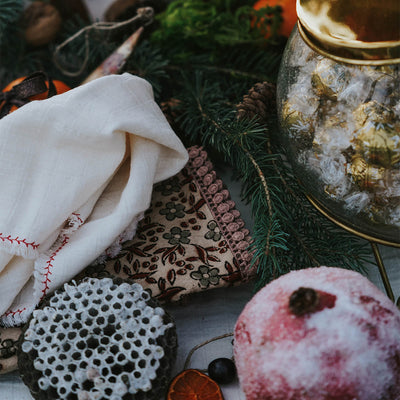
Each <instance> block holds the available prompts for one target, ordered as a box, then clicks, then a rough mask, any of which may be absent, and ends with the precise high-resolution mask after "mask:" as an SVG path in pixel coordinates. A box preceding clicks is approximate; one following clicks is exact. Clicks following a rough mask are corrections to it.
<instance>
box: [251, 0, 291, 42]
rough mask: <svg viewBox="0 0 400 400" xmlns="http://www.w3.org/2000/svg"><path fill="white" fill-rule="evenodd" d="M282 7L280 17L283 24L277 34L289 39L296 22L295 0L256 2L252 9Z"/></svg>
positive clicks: (259, 0)
mask: <svg viewBox="0 0 400 400" xmlns="http://www.w3.org/2000/svg"><path fill="white" fill-rule="evenodd" d="M267 6H270V7H275V6H281V7H282V17H283V22H282V24H281V27H280V29H279V32H278V33H279V34H281V35H283V36H286V37H289V35H290V33H291V32H292V30H293V28H294V26H295V24H296V22H297V13H296V0H258V1H257V2H256V3H255V4H254V6H253V8H254V9H255V10H260V9H261V8H264V7H267Z"/></svg>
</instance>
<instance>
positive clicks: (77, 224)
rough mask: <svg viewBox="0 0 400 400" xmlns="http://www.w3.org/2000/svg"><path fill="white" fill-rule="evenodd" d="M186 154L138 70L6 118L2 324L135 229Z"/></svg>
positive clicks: (19, 317) (2, 126) (13, 321)
mask: <svg viewBox="0 0 400 400" xmlns="http://www.w3.org/2000/svg"><path fill="white" fill-rule="evenodd" d="M186 162H187V152H186V149H185V148H184V146H183V145H182V143H181V142H180V140H179V139H178V137H177V136H176V135H175V133H174V132H173V131H172V129H171V128H170V126H169V125H168V123H167V121H166V119H165V118H164V116H163V114H162V112H161V110H160V109H159V107H158V106H157V104H156V103H155V101H154V98H153V92H152V88H151V86H150V84H149V83H148V82H146V81H144V80H143V79H140V78H138V77H134V76H132V75H129V74H123V75H115V76H108V77H104V78H100V79H97V80H95V81H93V82H90V83H88V84H86V85H83V86H80V87H78V88H75V89H73V90H70V91H69V92H66V93H64V94H61V95H58V96H55V97H52V98H50V99H48V100H43V101H34V102H31V103H29V104H27V105H25V106H24V107H22V108H20V109H18V110H17V111H15V112H13V113H11V114H9V115H7V116H6V117H4V118H3V119H2V120H0V184H1V190H0V315H1V318H0V324H3V325H5V326H13V325H17V324H20V323H23V322H25V321H26V320H27V318H28V317H29V315H30V314H31V312H32V311H33V310H34V308H35V307H36V306H37V304H38V302H39V301H40V300H41V299H42V298H43V296H44V295H46V294H48V293H49V292H51V291H52V290H54V289H55V288H57V287H59V286H60V285H61V284H63V283H64V282H66V281H68V280H69V279H71V278H73V277H74V276H75V275H76V274H77V273H79V272H80V271H81V270H82V269H83V268H84V267H85V266H87V265H88V264H90V263H91V262H92V261H93V260H94V259H96V258H97V257H98V256H100V255H101V254H102V253H104V252H105V251H106V249H107V248H110V246H112V245H113V244H114V246H115V243H117V245H118V242H122V241H124V240H127V239H129V238H131V237H132V236H133V234H134V232H135V228H136V225H137V222H138V221H139V220H140V218H141V216H142V215H143V212H144V211H145V210H146V209H147V208H148V206H149V204H150V198H151V193H152V186H153V184H154V183H156V182H159V181H161V180H164V179H166V178H168V177H170V176H172V175H174V174H176V173H177V172H179V170H180V169H181V168H182V167H183V166H184V165H185V164H186ZM111 248H112V247H111Z"/></svg>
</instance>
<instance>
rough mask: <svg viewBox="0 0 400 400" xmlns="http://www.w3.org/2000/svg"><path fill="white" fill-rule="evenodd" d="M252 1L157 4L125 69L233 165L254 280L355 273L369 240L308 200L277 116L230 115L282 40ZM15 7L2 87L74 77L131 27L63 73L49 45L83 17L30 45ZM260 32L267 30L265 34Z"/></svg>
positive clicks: (69, 54) (1, 29) (274, 62)
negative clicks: (47, 40) (44, 76)
mask: <svg viewBox="0 0 400 400" xmlns="http://www.w3.org/2000/svg"><path fill="white" fill-rule="evenodd" d="M253 3H254V1H253V0H252V1H239V0H216V1H213V2H210V1H207V0H174V1H169V2H165V7H166V8H165V11H164V12H163V13H161V14H159V15H157V17H156V21H155V23H154V24H153V26H152V27H150V28H146V29H147V31H146V35H145V37H144V40H143V41H142V42H141V43H140V45H139V46H138V47H137V48H136V50H135V52H134V54H133V56H132V57H131V58H130V59H129V60H128V62H127V64H126V68H125V69H126V70H127V71H129V72H131V73H134V74H136V75H139V76H142V77H143V78H145V79H147V80H148V81H150V82H151V83H152V85H153V87H154V90H155V95H156V99H157V101H158V102H159V103H160V104H167V105H170V107H169V111H170V112H169V114H170V116H171V118H172V121H171V122H172V124H173V127H174V128H175V130H176V131H177V133H178V134H179V135H180V136H181V138H182V140H183V141H184V143H185V144H187V145H190V144H195V143H198V144H202V145H204V146H205V147H206V149H207V150H208V152H209V153H210V154H211V155H216V156H217V157H216V160H215V161H218V157H222V158H223V159H224V161H225V163H228V164H230V165H231V167H232V169H233V171H235V172H236V175H237V178H238V179H239V180H240V181H241V182H242V199H243V201H245V202H247V203H249V204H250V205H251V210H252V214H253V217H254V230H253V232H252V237H253V239H254V242H253V244H252V250H253V251H254V255H255V256H254V264H256V267H257V271H258V279H257V288H259V287H262V286H263V285H264V284H265V283H267V282H268V281H270V280H271V279H273V278H276V277H277V276H279V275H281V274H283V273H286V272H288V271H290V270H293V269H300V268H306V267H313V266H319V265H332V266H340V267H344V268H348V269H353V270H357V271H360V270H362V269H363V266H364V265H365V263H366V262H369V261H370V251H369V246H368V244H367V243H365V242H364V241H361V240H359V239H357V238H355V237H354V236H352V235H350V234H348V233H346V232H345V231H343V230H341V229H339V228H337V227H336V226H335V225H333V224H332V223H331V222H329V221H328V220H326V219H325V218H324V217H322V216H321V215H320V214H319V213H318V212H317V211H316V210H315V209H314V208H313V207H312V206H311V205H310V203H309V202H308V201H307V199H306V197H305V196H304V193H303V190H302V188H301V187H299V185H298V183H297V180H296V179H295V177H294V176H293V173H292V170H291V169H290V167H289V166H288V164H287V163H286V162H285V156H284V151H283V149H282V148H281V147H280V143H279V141H277V140H276V138H275V136H276V135H274V133H275V132H277V128H276V127H275V123H274V122H275V116H274V115H273V114H272V115H271V118H270V120H269V121H267V123H266V124H265V123H261V122H260V120H259V119H251V120H248V119H247V120H246V119H244V120H243V119H238V118H237V113H236V105H237V104H238V103H240V102H241V101H242V98H243V96H244V95H245V94H246V93H247V92H248V90H249V89H250V88H251V87H252V86H253V85H254V84H255V83H257V82H263V81H270V82H274V81H275V80H276V78H277V73H278V69H279V63H280V59H281V55H282V51H283V48H284V44H285V39H284V38H281V37H279V36H277V34H276V32H277V29H278V27H279V24H280V22H281V20H282V17H281V14H280V12H281V10H280V9H279V7H269V8H267V9H264V10H259V11H254V10H253V9H252V4H253ZM21 12H22V10H21V0H0V38H3V39H2V40H1V41H0V83H1V84H2V86H5V84H7V83H8V81H9V80H11V79H14V78H16V77H18V76H21V75H26V74H28V73H31V72H33V71H34V70H36V69H44V70H46V72H47V73H48V74H49V75H50V76H52V77H53V78H57V79H61V80H64V81H65V82H66V83H69V84H70V85H72V86H73V85H77V84H79V82H80V81H82V80H83V79H84V78H85V76H86V75H87V74H88V73H89V72H90V71H91V70H92V69H94V68H95V67H96V66H97V65H99V64H100V63H101V62H102V61H103V59H104V58H105V57H106V56H107V55H108V54H109V53H110V52H111V51H112V50H113V49H114V48H116V47H118V46H119V45H120V44H121V42H122V41H123V40H124V38H125V37H127V36H128V35H129V34H130V33H131V32H129V31H126V30H125V31H121V32H114V33H113V34H107V35H106V36H105V35H104V34H100V33H94V34H92V35H91V36H90V37H89V46H90V57H89V64H88V67H87V69H86V70H85V71H84V73H83V74H82V76H78V77H76V78H69V77H66V76H64V75H63V74H62V73H61V72H60V71H59V70H58V69H57V68H56V66H55V65H54V63H53V62H52V53H53V51H54V47H55V45H56V44H58V43H60V42H61V41H62V40H63V39H65V38H67V37H69V36H71V35H72V34H73V33H74V32H76V31H77V30H78V29H80V28H81V27H82V25H83V22H82V21H80V20H79V19H77V18H76V19H73V20H69V21H65V23H64V26H63V29H62V31H61V32H60V34H59V36H58V38H57V41H56V43H51V44H49V45H48V46H45V47H44V48H40V49H32V48H29V47H28V46H26V45H25V44H24V43H23V41H21V37H20V35H19V34H18V24H16V23H15V21H17V19H18V15H19V14H20V13H21ZM261 30H262V31H263V32H264V33H265V31H268V32H269V33H270V36H269V39H265V38H264V36H263V34H261ZM16 38H17V39H18V40H16ZM104 43H107V45H104ZM83 52H84V48H83V38H82V40H77V41H75V42H73V43H71V46H69V48H68V49H66V50H65V54H64V57H65V59H66V60H73V61H74V62H76V63H77V64H79V63H80V62H81V61H82V56H83ZM16 60H17V62H16ZM77 69H78V68H77ZM171 99H173V101H171ZM171 104H172V106H171Z"/></svg>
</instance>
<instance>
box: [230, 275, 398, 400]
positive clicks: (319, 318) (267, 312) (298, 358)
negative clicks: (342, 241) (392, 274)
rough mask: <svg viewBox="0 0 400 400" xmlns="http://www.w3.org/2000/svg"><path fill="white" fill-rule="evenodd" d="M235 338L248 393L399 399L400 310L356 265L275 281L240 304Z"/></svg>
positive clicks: (316, 399)
mask: <svg viewBox="0 0 400 400" xmlns="http://www.w3.org/2000/svg"><path fill="white" fill-rule="evenodd" d="M234 343H235V344H234V353H235V362H236V367H237V370H238V376H239V380H240V384H241V386H242V389H243V391H244V393H245V394H246V399H247V400H400V311H399V310H398V309H397V308H396V306H395V305H394V304H393V303H392V302H391V301H390V300H389V299H388V298H387V297H386V296H385V295H384V294H383V293H382V292H381V291H379V289H378V288H377V287H376V286H374V285H373V284H372V283H371V282H370V281H369V280H368V279H366V278H365V277H363V276H362V275H360V274H359V273H357V272H352V271H347V270H344V269H340V268H331V267H330V268H328V267H319V268H310V269H304V270H300V271H293V272H290V273H288V274H287V275H284V276H282V277H280V278H278V279H276V280H274V281H272V282H271V283H270V284H268V285H267V286H265V287H264V288H263V289H262V290H260V291H259V292H258V293H257V294H256V295H255V296H254V297H253V299H252V300H251V301H250V302H249V303H248V304H247V305H246V307H245V308H244V310H243V311H242V313H241V315H240V316H239V318H238V320H237V323H236V326H235V342H234Z"/></svg>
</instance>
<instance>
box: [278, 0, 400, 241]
mask: <svg viewBox="0 0 400 400" xmlns="http://www.w3.org/2000/svg"><path fill="white" fill-rule="evenodd" d="M385 1H386V2H387V3H386V4H385V2H377V1H375V0H365V1H364V2H359V1H357V0H336V1H335V2H333V1H330V0H297V12H298V16H299V21H298V25H297V26H296V27H295V29H294V31H293V32H292V35H291V37H290V38H289V40H288V43H287V46H286V49H285V53H284V56H283V60H282V64H281V68H280V73H279V78H278V95H277V104H278V116H279V124H280V128H281V136H282V140H283V142H284V145H285V147H286V148H287V151H288V160H289V161H290V162H291V163H292V165H293V168H294V171H295V174H296V175H297V177H298V178H299V180H300V182H301V183H302V185H303V186H304V188H305V190H306V193H307V195H308V197H309V198H310V200H311V201H312V202H313V204H314V205H315V206H317V208H319V209H320V211H322V212H324V213H325V214H326V215H327V216H329V217H330V218H331V219H333V220H334V221H335V222H338V223H339V224H340V225H342V226H344V227H346V228H348V229H349V230H352V231H354V232H355V233H358V234H360V235H361V236H364V237H366V238H368V239H373V240H376V241H378V242H382V243H386V244H400V64H399V63H400V27H399V21H400V1H399V0H385ZM333 7H335V8H333ZM357 7H365V8H366V10H364V11H363V12H364V14H367V15H366V16H365V15H364V14H363V13H362V12H361V11H360V10H358V9H357ZM385 7H386V8H388V9H389V10H386V11H387V12H386V13H385V15H386V17H385V18H386V25H385V24H383V22H384V21H383V20H384V18H383V17H382V18H381V17H376V15H377V13H378V12H379V11H380V10H381V9H382V8H385ZM388 11H389V12H388ZM360 12H361V14H360ZM357 13H358V14H357ZM363 15H364V16H363ZM374 15H375V20H378V21H377V22H376V26H375V25H374V26H372V28H371V25H368V26H363V25H362V24H366V23H367V22H368V21H372V20H373V19H371V18H373V17H374ZM353 16H356V17H355V18H359V19H358V23H359V24H360V25H357V24H356V22H355V21H354V18H352V17H353ZM378 22H379V23H378ZM379 24H383V25H380V26H379ZM370 28H371V29H372V31H371V30H369V29H370ZM380 28H382V29H386V28H387V30H386V31H385V32H383V33H382V32H381V29H380ZM374 29H375V31H376V32H375V31H374ZM346 35H347V36H346Z"/></svg>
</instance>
